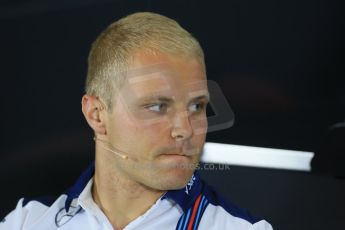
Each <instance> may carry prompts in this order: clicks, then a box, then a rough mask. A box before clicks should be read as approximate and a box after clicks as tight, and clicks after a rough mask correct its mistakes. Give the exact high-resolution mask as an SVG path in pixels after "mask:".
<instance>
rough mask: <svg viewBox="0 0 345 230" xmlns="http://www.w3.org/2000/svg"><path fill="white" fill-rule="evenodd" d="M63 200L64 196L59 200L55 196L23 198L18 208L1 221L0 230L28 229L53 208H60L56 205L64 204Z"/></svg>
mask: <svg viewBox="0 0 345 230" xmlns="http://www.w3.org/2000/svg"><path fill="white" fill-rule="evenodd" d="M62 199H63V197H62V196H60V197H59V198H58V199H56V197H53V196H46V197H38V198H21V199H20V200H19V201H18V203H17V205H16V208H15V209H14V210H13V211H12V212H10V213H9V214H8V215H7V216H6V217H5V218H3V219H2V220H1V222H0V230H2V229H22V228H24V227H28V226H30V225H31V224H32V223H34V222H35V221H37V220H38V219H40V218H41V217H42V216H43V215H45V214H46V213H47V212H48V211H49V210H51V209H52V207H53V206H59V205H54V204H56V203H57V202H58V203H62V202H61V201H62ZM55 208H57V207H55Z"/></svg>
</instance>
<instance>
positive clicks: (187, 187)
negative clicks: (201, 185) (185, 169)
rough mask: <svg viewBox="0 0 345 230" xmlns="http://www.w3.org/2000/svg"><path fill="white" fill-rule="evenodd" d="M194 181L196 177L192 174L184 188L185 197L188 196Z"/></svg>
mask: <svg viewBox="0 0 345 230" xmlns="http://www.w3.org/2000/svg"><path fill="white" fill-rule="evenodd" d="M195 180H196V177H195V176H194V174H193V176H192V178H190V180H189V182H188V184H187V185H186V188H185V192H186V194H187V195H189V191H190V190H191V189H192V186H193V184H194V181H195Z"/></svg>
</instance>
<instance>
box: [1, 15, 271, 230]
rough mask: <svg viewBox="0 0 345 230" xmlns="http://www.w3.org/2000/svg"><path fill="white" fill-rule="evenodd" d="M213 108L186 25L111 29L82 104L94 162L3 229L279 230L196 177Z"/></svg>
mask: <svg viewBox="0 0 345 230" xmlns="http://www.w3.org/2000/svg"><path fill="white" fill-rule="evenodd" d="M208 101H209V92H208V88H207V81H206V70H205V63H204V54H203V51H202V49H201V47H200V45H199V43H198V41H197V40H196V39H195V38H194V37H193V36H192V35H191V34H190V33H188V32H187V31H186V30H184V29H183V28H182V27H180V25H179V24H178V23H177V22H175V21H174V20H172V19H170V18H167V17H164V16H162V15H158V14H154V13H135V14H132V15H129V16H127V17H125V18H122V19H120V20H118V21H116V22H115V23H113V24H111V25H110V26H109V27H108V28H106V30H105V31H103V32H102V33H101V34H100V36H99V37H98V38H97V39H96V41H95V42H94V43H93V45H92V47H91V51H90V54H89V58H88V74H87V79H86V94H85V95H84V96H83V98H82V112H83V114H84V116H85V119H86V121H87V122H88V124H89V125H90V127H91V128H92V130H93V131H94V135H95V136H94V140H95V162H94V163H92V164H91V165H90V166H89V168H88V169H87V170H86V171H85V172H84V173H83V174H82V176H81V177H80V178H79V180H78V181H77V182H76V183H75V185H74V186H72V187H71V188H70V189H69V190H68V192H67V193H66V194H62V195H61V196H60V197H58V198H57V199H52V200H27V199H21V200H20V201H19V203H18V205H17V207H16V209H15V210H14V211H13V212H11V213H10V214H9V215H8V216H7V217H6V218H5V219H4V221H3V222H2V223H1V224H0V229H35V230H39V229H42V230H43V229H83V230H86V229H127V230H128V229H237V230H242V229H272V227H271V226H270V224H269V223H267V222H266V221H265V220H263V219H257V218H254V217H252V216H250V215H249V214H248V213H246V212H244V211H242V210H241V209H239V208H237V207H236V206H234V205H232V204H231V203H227V202H225V201H224V200H223V199H222V198H221V197H220V196H219V195H218V194H217V193H216V192H215V191H214V190H213V189H211V188H210V187H208V186H207V185H206V184H205V183H204V182H203V181H201V179H200V178H199V175H198V174H197V172H195V169H196V168H197V166H198V163H199V159H200V154H201V150H202V148H203V145H204V142H205V137H206V132H207V117H206V105H207V103H208Z"/></svg>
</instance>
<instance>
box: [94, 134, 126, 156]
mask: <svg viewBox="0 0 345 230" xmlns="http://www.w3.org/2000/svg"><path fill="white" fill-rule="evenodd" d="M93 140H94V141H100V142H103V143H105V144H108V145H110V146H111V147H112V148H113V149H114V150H115V151H114V150H112V149H110V148H107V147H105V146H103V145H102V146H101V147H102V148H104V149H105V150H108V151H109V152H112V153H114V154H116V155H117V156H119V157H121V158H122V159H124V160H126V159H128V156H127V155H126V154H124V153H123V151H121V150H119V149H117V148H115V147H114V146H112V145H111V144H110V143H109V142H107V141H105V140H102V139H99V138H97V137H93Z"/></svg>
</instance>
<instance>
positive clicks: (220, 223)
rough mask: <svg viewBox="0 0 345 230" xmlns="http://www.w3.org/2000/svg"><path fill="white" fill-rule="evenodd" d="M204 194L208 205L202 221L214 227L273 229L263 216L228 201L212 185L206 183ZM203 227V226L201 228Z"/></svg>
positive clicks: (201, 223) (202, 223)
mask: <svg viewBox="0 0 345 230" xmlns="http://www.w3.org/2000/svg"><path fill="white" fill-rule="evenodd" d="M203 194H204V196H205V198H206V199H207V200H208V203H209V204H208V206H207V208H206V210H205V212H204V215H203V218H202V219H201V222H200V227H201V226H203V225H207V226H210V227H211V226H212V229H218V228H219V229H221V228H224V227H225V226H226V227H227V228H228V229H232V228H233V229H238V230H242V229H243V230H244V229H260V230H261V229H262V230H271V229H272V226H271V225H270V224H269V223H268V222H267V221H266V220H265V219H263V218H260V217H256V216H253V215H251V214H250V213H249V212H248V211H247V210H245V209H242V208H239V207H238V206H237V205H235V204H233V203H232V202H230V201H227V200H225V199H224V198H223V196H221V195H220V194H219V193H218V192H217V191H216V190H215V189H213V188H212V187H211V186H208V185H205V186H204V189H203ZM201 229H202V228H201Z"/></svg>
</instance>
